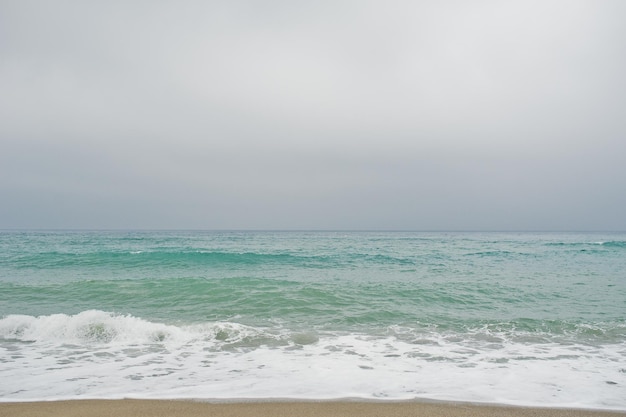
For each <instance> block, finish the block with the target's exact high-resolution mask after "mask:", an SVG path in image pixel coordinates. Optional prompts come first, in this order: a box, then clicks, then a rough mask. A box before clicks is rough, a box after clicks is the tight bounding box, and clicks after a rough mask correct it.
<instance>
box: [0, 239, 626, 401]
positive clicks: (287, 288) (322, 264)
mask: <svg viewBox="0 0 626 417" xmlns="http://www.w3.org/2000/svg"><path fill="white" fill-rule="evenodd" d="M79 398H180V399H182V398H193V399H200V400H226V399H228V400H232V399H234V400H245V399H338V398H360V399H374V400H406V399H429V400H445V401H471V402H485V403H501V404H511V405H530V406H547V407H577V408H597V409H615V410H626V233H473V232H472V233H469V232H468V233H443V232H441V233H430V232H429V233H426V232H295V231H294V232H270V231H263V232H261V231H259V232H256V231H250V232H244V231H42V232H37V231H0V401H33V400H56V399H79Z"/></svg>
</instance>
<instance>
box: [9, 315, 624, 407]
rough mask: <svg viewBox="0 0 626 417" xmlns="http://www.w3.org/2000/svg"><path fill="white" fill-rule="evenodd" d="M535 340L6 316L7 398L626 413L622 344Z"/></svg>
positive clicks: (487, 333)
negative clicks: (491, 406)
mask: <svg viewBox="0 0 626 417" xmlns="http://www.w3.org/2000/svg"><path fill="white" fill-rule="evenodd" d="M529 337H531V335H530V334H523V332H522V333H515V332H503V333H497V332H494V331H493V330H491V329H486V328H484V329H474V330H472V331H468V332H467V333H464V334H456V333H450V332H439V331H437V330H436V329H432V330H430V331H424V330H423V329H422V330H418V329H410V328H399V327H397V326H394V327H391V328H388V329H385V331H384V332H382V333H381V334H377V335H374V334H367V333H343V332H337V333H335V334H332V333H329V332H322V333H321V334H319V333H316V332H309V333H303V332H290V331H289V329H285V328H279V327H277V328H254V327H251V326H244V325H241V324H238V323H227V322H220V323H202V324H193V325H183V326H179V325H172V324H164V323H153V322H150V321H147V320H143V319H140V318H136V317H132V316H128V315H116V314H112V313H109V312H104V311H97V310H90V311H85V312H81V313H79V314H76V315H73V316H72V315H64V314H54V315H49V316H41V317H32V316H24V315H10V316H7V317H5V318H3V319H2V320H0V340H2V347H3V349H2V350H1V351H0V362H2V364H3V370H2V373H3V376H4V377H3V379H2V382H0V397H1V398H2V400H3V401H15V400H18V401H25V400H26V401H30V400H41V399H72V398H122V397H141V398H204V399H227V398H241V399H245V398H278V397H282V398H300V399H334V398H345V397H356V398H369V399H394V400H398V399H413V398H430V399H440V400H462V401H477V402H502V403H509V404H517V405H535V406H540V405H542V406H546V405H552V406H559V407H561V406H563V407H594V408H605V409H624V408H626V401H625V400H624V397H623V395H622V394H623V392H622V387H623V386H624V385H625V384H626V369H622V368H619V366H616V365H617V364H618V363H620V360H621V359H622V358H623V354H624V352H623V350H624V344H623V343H621V344H620V343H616V344H605V345H601V346H585V345H576V344H563V343H554V342H550V341H548V340H544V341H543V342H541V343H536V342H537V340H536V339H535V343H530V339H529ZM524 340H525V342H524ZM581 380H584V381H585V384H584V385H582V386H581V384H580V383H579V381H581ZM13 381H20V384H19V385H18V386H16V385H15V384H14V383H13Z"/></svg>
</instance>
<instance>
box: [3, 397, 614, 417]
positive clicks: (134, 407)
mask: <svg viewBox="0 0 626 417" xmlns="http://www.w3.org/2000/svg"><path fill="white" fill-rule="evenodd" d="M5 416H6V417H9V416H10V417H31V416H32V417H35V416H36V417H44V416H47V417H57V416H58V417H74V416H76V417H78V416H80V417H84V416H89V417H113V416H115V417H123V416H126V417H140V416H150V417H170V416H186V417H196V416H197V417H199V416H215V417H235V416H236V417H248V416H250V417H253V416H254V417H263V416H268V417H269V416H271V417H287V416H289V417H294V416H298V417H309V416H310V417H339V416H341V417H370V416H372V417H374V416H376V417H380V416H385V417H404V416H415V417H421V416H424V417H426V416H428V417H444V416H445V417H450V416H455V417H495V416H498V417H502V416H508V417H530V416H533V417H600V416H606V417H616V416H626V412H620V411H596V410H570V409H554V408H527V407H508V406H491V405H476V404H466V403H430V402H366V401H365V402H361V401H319V402H309V401H302V402H291V401H289V402H288V401H285V402H282V401H278V402H269V401H268V402H236V403H234V402H233V403H230V402H229V403H208V402H195V401H170V400H73V401H48V402H45V401H44V402H20V403H0V417H5Z"/></svg>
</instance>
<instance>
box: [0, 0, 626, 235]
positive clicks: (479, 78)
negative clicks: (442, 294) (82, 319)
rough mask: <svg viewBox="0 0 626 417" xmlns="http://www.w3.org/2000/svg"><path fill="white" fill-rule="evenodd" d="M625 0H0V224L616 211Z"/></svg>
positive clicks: (565, 226) (620, 202)
mask: <svg viewBox="0 0 626 417" xmlns="http://www.w3.org/2000/svg"><path fill="white" fill-rule="evenodd" d="M625 74H626V1H622V0H615V1H610V0H589V1H581V0H558V1H557V0H540V1H534V0H524V1H482V0H480V1H445V0H444V1H430V2H420V1H396V0H386V1H341V0H334V1H307V2H304V1H237V0H228V1H184V0H183V1H139V0H137V1H84V0H76V1H64V0H55V1H47V0H42V1H30V0H14V1H11V0H0V228H157V229H162V228H199V229H418V230H626V81H625V80H626V75H625Z"/></svg>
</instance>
